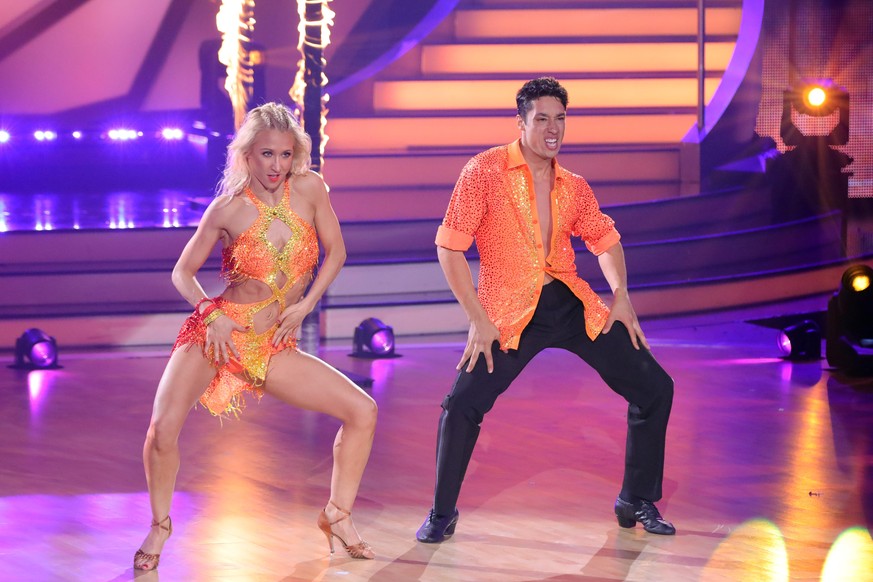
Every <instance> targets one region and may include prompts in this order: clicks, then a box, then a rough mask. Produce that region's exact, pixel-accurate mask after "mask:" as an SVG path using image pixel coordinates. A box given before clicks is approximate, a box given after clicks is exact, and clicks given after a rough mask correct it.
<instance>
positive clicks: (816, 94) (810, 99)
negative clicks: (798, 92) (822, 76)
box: [804, 86, 827, 107]
mask: <svg viewBox="0 0 873 582" xmlns="http://www.w3.org/2000/svg"><path fill="white" fill-rule="evenodd" d="M804 96H805V98H806V103H807V104H808V105H809V106H810V107H821V106H822V105H824V102H825V101H826V100H827V93H825V90H824V89H823V88H821V87H818V86H816V87H812V88H811V89H808V90H807V91H806V94H805V95H804Z"/></svg>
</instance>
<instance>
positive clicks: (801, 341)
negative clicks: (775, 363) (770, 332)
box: [777, 320, 821, 360]
mask: <svg viewBox="0 0 873 582" xmlns="http://www.w3.org/2000/svg"><path fill="white" fill-rule="evenodd" d="M777 342H778V344H779V349H780V350H781V351H782V353H783V354H785V357H786V358H788V359H789V360H817V359H820V358H821V329H820V328H819V327H818V324H816V323H815V322H814V321H811V320H805V321H802V322H800V323H796V324H794V325H789V326H788V327H786V328H785V329H783V330H782V331H781V332H779V339H778V340H777Z"/></svg>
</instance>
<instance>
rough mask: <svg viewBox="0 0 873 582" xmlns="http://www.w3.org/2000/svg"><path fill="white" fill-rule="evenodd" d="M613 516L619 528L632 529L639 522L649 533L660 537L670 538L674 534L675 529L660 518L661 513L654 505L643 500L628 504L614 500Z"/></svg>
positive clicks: (619, 499)
mask: <svg viewBox="0 0 873 582" xmlns="http://www.w3.org/2000/svg"><path fill="white" fill-rule="evenodd" d="M615 516H616V517H617V518H618V525H620V526H621V527H634V526H635V525H636V524H637V522H640V523H641V524H643V528H644V529H645V530H646V531H647V532H649V533H653V534H659V535H662V536H672V535H674V534H675V533H676V528H675V527H673V524H672V523H670V522H669V521H666V520H665V519H664V518H663V517H661V512H660V511H658V508H657V507H655V504H654V503H652V502H651V501H646V500H645V499H642V500H640V501H638V502H637V503H628V502H627V501H625V500H624V499H622V498H621V497H619V498H618V499H616V500H615Z"/></svg>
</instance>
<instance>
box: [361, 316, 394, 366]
mask: <svg viewBox="0 0 873 582" xmlns="http://www.w3.org/2000/svg"><path fill="white" fill-rule="evenodd" d="M351 355H352V356H355V357H358V358H394V357H397V355H396V354H395V353H394V328H392V327H391V326H389V325H385V324H384V323H383V322H382V321H380V320H378V319H376V318H375V317H371V318H369V319H365V320H364V321H362V322H361V324H360V325H359V326H358V327H356V328H355V333H354V338H353V340H352V354H351Z"/></svg>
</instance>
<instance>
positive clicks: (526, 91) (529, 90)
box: [515, 77, 567, 119]
mask: <svg viewBox="0 0 873 582" xmlns="http://www.w3.org/2000/svg"><path fill="white" fill-rule="evenodd" d="M540 97H554V98H555V99H557V100H558V101H560V102H561V105H563V106H564V109H566V108H567V90H566V89H564V87H562V86H561V84H560V83H558V81H557V79H555V78H554V77H540V78H539V79H531V80H530V81H528V82H527V83H525V84H524V85H522V87H521V89H519V90H518V93H516V94H515V103H516V106H517V107H518V114H519V115H520V116H521V118H522V119H525V118H526V117H527V112H528V111H530V110H531V107H533V102H534V101H536V100H537V99H539V98H540Z"/></svg>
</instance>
